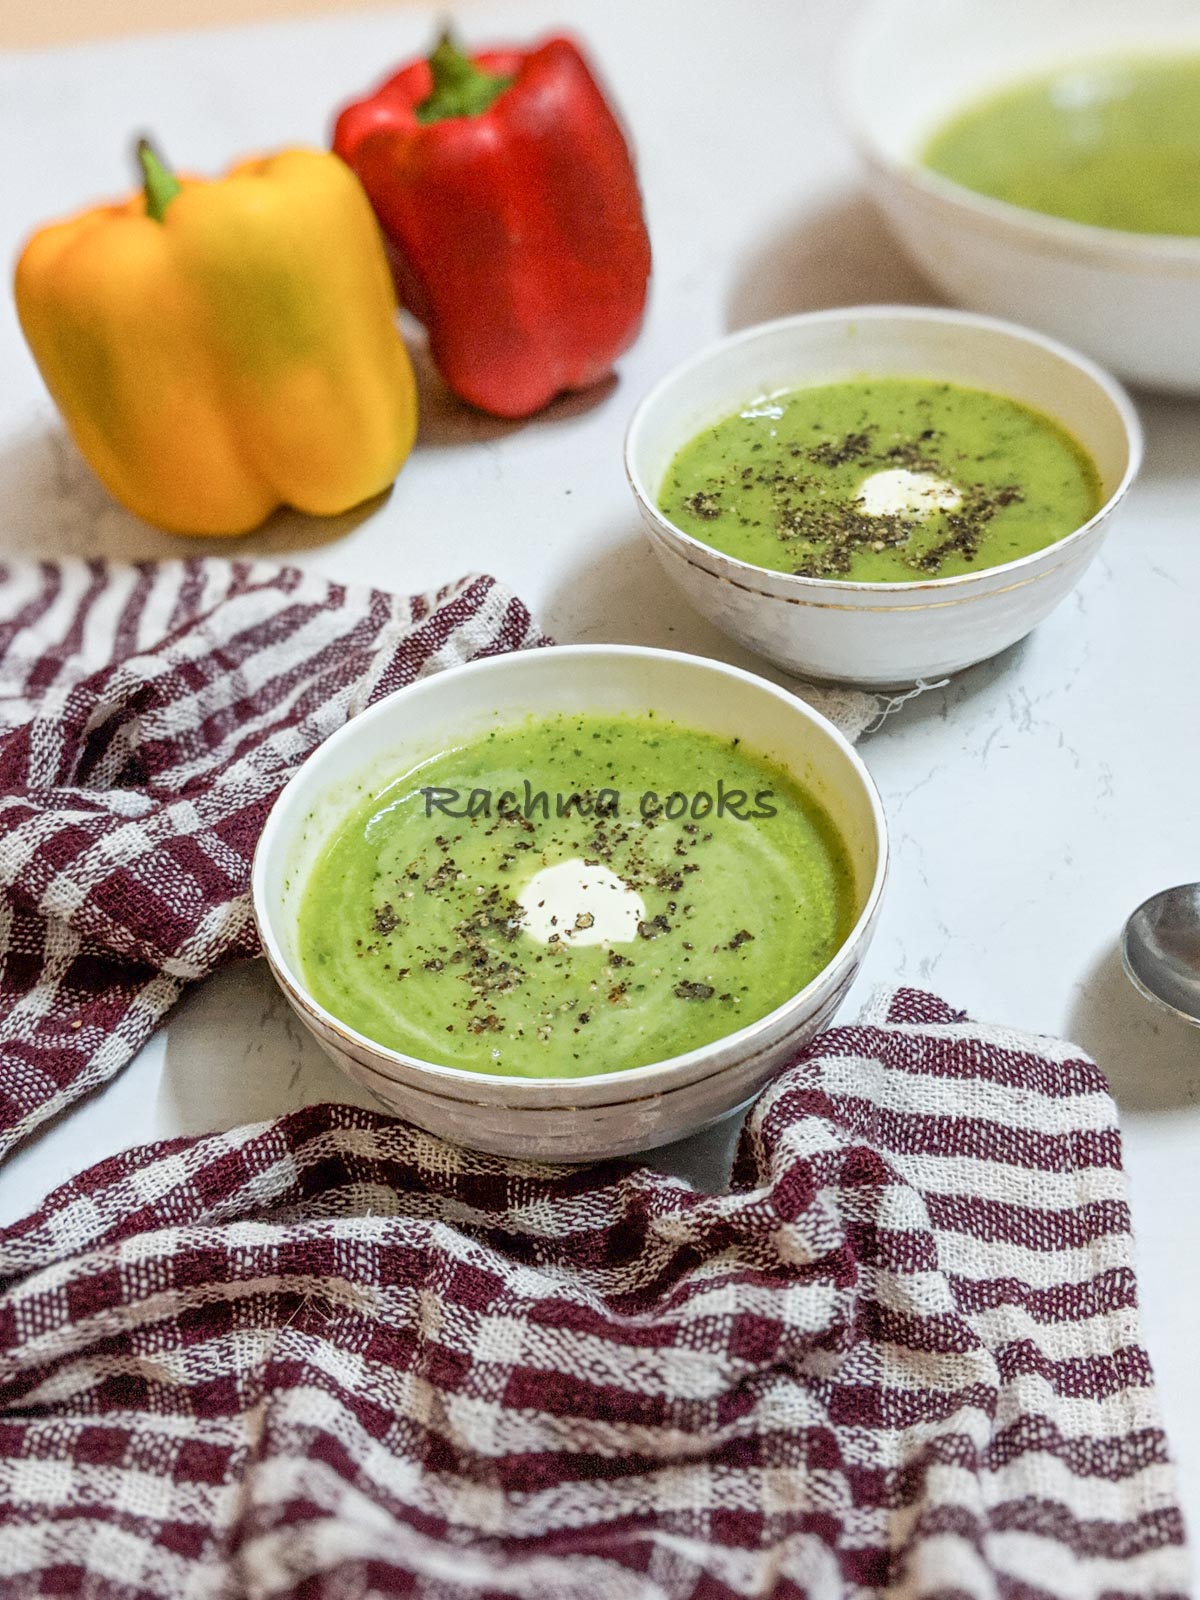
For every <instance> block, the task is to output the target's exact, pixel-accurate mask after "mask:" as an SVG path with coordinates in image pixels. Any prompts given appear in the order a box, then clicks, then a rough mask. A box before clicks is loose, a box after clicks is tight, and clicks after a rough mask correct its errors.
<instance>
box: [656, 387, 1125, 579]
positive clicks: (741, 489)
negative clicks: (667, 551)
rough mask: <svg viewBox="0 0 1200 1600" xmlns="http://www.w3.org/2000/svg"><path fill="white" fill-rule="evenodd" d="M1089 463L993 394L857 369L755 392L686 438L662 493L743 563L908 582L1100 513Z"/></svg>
mask: <svg viewBox="0 0 1200 1600" xmlns="http://www.w3.org/2000/svg"><path fill="white" fill-rule="evenodd" d="M1101 500H1102V496H1101V490H1100V481H1099V477H1098V474H1097V472H1096V469H1095V467H1094V466H1093V464H1092V462H1091V460H1090V459H1089V458H1088V456H1087V455H1085V453H1084V451H1083V450H1082V449H1081V447H1080V446H1079V445H1078V444H1076V442H1075V440H1074V439H1072V438H1071V437H1070V435H1069V434H1067V433H1066V432H1065V430H1064V429H1063V428H1062V427H1060V426H1059V424H1058V423H1057V422H1055V421H1053V420H1052V419H1051V418H1050V417H1047V416H1043V415H1042V413H1041V412H1039V411H1034V410H1032V409H1031V408H1030V407H1029V406H1026V405H1022V404H1020V403H1019V402H1018V401H1016V400H1010V399H1008V398H1007V397H1006V396H1004V395H1000V394H992V393H990V392H989V391H987V390H983V389H969V388H964V387H961V386H959V385H958V384H951V383H939V382H937V381H935V380H933V379H928V378H892V377H877V378H871V377H863V378H854V379H850V380H845V381H843V382H840V383H831V384H822V385H819V386H816V387H812V388H803V389H792V390H787V391H784V392H781V393H778V394H772V395H768V396H765V397H763V398H761V399H759V400H756V401H754V402H753V403H752V404H750V405H747V406H744V407H743V408H742V410H741V411H738V412H736V413H735V414H734V415H733V416H730V417H726V418H724V420H723V421H721V422H718V423H717V424H716V426H715V427H711V428H707V429H705V431H704V432H703V433H701V434H698V435H697V437H696V438H694V439H693V440H691V441H690V443H688V444H686V445H685V446H684V448H683V449H682V450H681V451H680V452H679V454H678V455H677V456H676V457H675V460H674V461H673V462H672V464H671V466H670V468H669V469H668V471H667V474H666V478H665V479H664V482H663V485H662V488H661V490H660V492H659V505H660V507H661V509H662V511H663V512H664V513H665V515H666V516H668V517H669V518H670V519H671V521H672V522H674V523H675V524H676V526H677V527H680V528H682V529H683V531H684V532H685V533H690V534H692V535H693V537H695V538H697V539H702V540H703V541H704V543H705V544H708V545H711V546H712V547H713V548H714V549H716V550H722V551H724V552H725V554H726V555H730V556H734V557H736V558H737V559H738V560H740V561H749V562H752V563H753V564H754V565H755V566H759V567H768V568H770V569H772V570H773V571H777V572H791V573H796V574H798V575H800V576H801V577H806V578H848V579H850V580H851V581H853V582H862V583H904V582H910V583H911V582H913V581H915V580H918V579H922V578H944V577H954V576H956V575H958V574H961V573H965V572H977V571H979V570H980V569H981V568H984V567H994V566H999V565H1000V564H1002V563H1003V562H1005V561H1013V560H1015V559H1016V558H1017V557H1019V556H1024V555H1029V554H1031V553H1032V552H1033V551H1034V550H1040V549H1042V548H1043V547H1044V546H1046V545H1048V544H1053V543H1054V542H1055V540H1057V539H1061V538H1063V537H1064V536H1065V535H1066V534H1068V533H1072V532H1073V531H1074V530H1075V529H1076V528H1079V527H1081V526H1082V525H1083V524H1084V523H1085V522H1087V521H1088V519H1089V518H1090V517H1092V516H1093V515H1094V514H1095V512H1096V511H1098V510H1099V508H1100V504H1101Z"/></svg>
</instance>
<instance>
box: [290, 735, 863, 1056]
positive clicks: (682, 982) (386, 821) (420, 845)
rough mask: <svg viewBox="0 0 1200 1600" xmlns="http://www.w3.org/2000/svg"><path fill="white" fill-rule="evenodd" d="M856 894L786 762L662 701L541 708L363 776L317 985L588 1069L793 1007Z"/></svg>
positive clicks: (313, 949) (837, 842)
mask: <svg viewBox="0 0 1200 1600" xmlns="http://www.w3.org/2000/svg"><path fill="white" fill-rule="evenodd" d="M856 913H857V905H856V897H855V887H854V881H853V872H852V868H851V866H850V862H849V858H848V856H847V853H846V850H845V848H844V846H843V844H842V841H841V839H840V838H839V837H838V834H837V832H836V830H835V828H834V825H833V823H832V822H831V821H830V819H829V817H828V816H827V815H826V814H825V812H824V810H823V809H822V808H821V807H820V806H819V805H818V804H817V802H816V801H815V799H814V798H813V797H812V796H811V795H809V794H808V793H806V792H805V791H804V790H803V789H802V788H801V787H800V786H799V785H798V784H797V783H796V782H795V781H794V780H793V779H792V778H791V777H790V776H789V775H788V774H787V773H785V772H784V771H783V770H782V769H781V768H780V767H778V766H776V765H774V764H773V763H772V762H770V761H769V760H766V759H764V758H763V757H761V756H759V755H757V754H755V753H753V752H751V751H748V750H745V749H743V748H742V747H741V744H740V741H738V740H737V739H733V740H723V739H720V738H717V737H716V736H714V735H711V734H708V733H701V732H697V731H695V730H693V729H690V728H685V727H682V726H680V725H678V724H676V723H674V722H672V721H669V720H665V719H662V718H657V717H653V716H646V717H600V716H571V715H555V716H548V717H536V718H535V717H532V716H531V717H530V718H529V719H527V720H526V721H524V722H520V723H516V724H507V725H503V726H500V727H497V728H495V729H493V730H491V731H489V732H488V733H486V734H481V735H478V736H476V737H475V738H473V739H471V740H469V741H467V742H465V743H464V744H463V745H462V746H461V747H459V748H457V749H453V750H449V751H447V752H445V753H444V754H441V755H438V756H436V757H434V758H433V759H431V760H429V761H426V762H424V763H422V764H420V765H418V766H415V767H413V768H412V769H411V770H408V771H405V772H403V773H401V774H398V775H397V776H396V777H395V778H394V779H393V780H392V781H391V782H389V783H387V784H386V786H384V787H382V788H380V789H378V790H376V791H375V792H372V793H369V794H365V795H364V796H363V798H362V799H361V800H360V801H359V803H358V804H357V806H356V807H355V808H354V809H352V810H351V811H350V812H349V813H348V815H347V816H346V817H345V819H344V820H343V822H342V823H341V825H340V826H339V827H338V828H337V829H336V830H335V832H334V833H333V835H332V837H331V838H330V839H329V840H328V841H327V843H326V844H325V845H324V846H323V847H322V849H321V852H320V853H319V855H318V856H317V858H316V860H315V863H314V865H313V867H312V870H311V873H310V875H309V877H308V879H307V882H306V883H305V885H304V889H303V894H302V898H301V902H300V909H299V920H298V930H297V935H298V950H299V954H300V962H301V967H302V971H303V975H304V979H305V982H306V984H307V985H308V988H309V990H310V992H311V993H312V995H313V996H314V998H315V999H316V1000H317V1001H319V1002H320V1004H322V1005H323V1006H324V1007H325V1008H326V1010H328V1011H329V1012H330V1013H331V1014H332V1015H333V1016H334V1017H336V1018H338V1019H340V1020H341V1021H342V1022H343V1023H345V1024H347V1025H348V1026H350V1027H352V1028H354V1029H355V1030H356V1031H358V1032H359V1033H361V1034H364V1035H365V1036H366V1037H368V1038H370V1039H372V1040H374V1041H376V1042H377V1043H379V1044H382V1045H385V1046H388V1047H390V1048H392V1049H395V1050H398V1051H401V1052H403V1053H405V1054H407V1055H410V1056H415V1057H417V1058H419V1059H421V1060H424V1061H431V1062H434V1063H437V1064H440V1065H443V1066H451V1067H463V1068H468V1069H470V1070H473V1071H478V1072H486V1073H495V1074H511V1075H517V1076H527V1077H577V1076H580V1075H583V1074H587V1073H596V1072H609V1071H617V1070H619V1069H622V1068H628V1067H636V1066H642V1065H645V1064H647V1063H649V1062H654V1061H661V1060H664V1059H666V1058H668V1057H670V1056H674V1055H679V1054H681V1053H683V1052H684V1051H687V1050H691V1049H694V1048H696V1047H698V1046H700V1045H704V1044H708V1043H710V1042H712V1041H713V1040H716V1039H719V1038H722V1037H723V1036H725V1035H727V1034H729V1033H733V1032H735V1031H736V1030H737V1029H738V1028H741V1027H744V1026H745V1025H746V1024H748V1023H751V1022H754V1021H756V1020H757V1019H758V1018H760V1017H763V1016H765V1015H766V1014H767V1013H768V1012H770V1011H773V1010H774V1009H775V1008H776V1007H777V1006H779V1005H781V1004H782V1003H783V1002H784V1001H785V1000H788V999H789V998H790V997H791V996H792V995H794V994H795V993H797V992H798V991H799V990H800V989H802V988H803V987H804V986H805V985H806V984H807V983H808V982H810V980H811V979H813V978H814V977H816V975H817V974H818V973H819V972H820V971H821V970H822V968H824V967H825V966H826V965H827V964H828V962H829V961H830V960H831V958H832V957H833V956H834V954H835V953H836V951H837V950H838V949H839V947H840V946H841V945H842V943H843V942H844V941H845V939H846V937H847V936H848V934H849V933H850V931H851V928H852V926H853V923H854V919H855V916H856Z"/></svg>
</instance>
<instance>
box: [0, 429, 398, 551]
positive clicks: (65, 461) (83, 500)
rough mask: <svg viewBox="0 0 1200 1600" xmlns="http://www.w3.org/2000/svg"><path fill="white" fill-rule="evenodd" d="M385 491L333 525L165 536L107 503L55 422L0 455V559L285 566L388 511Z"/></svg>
mask: <svg viewBox="0 0 1200 1600" xmlns="http://www.w3.org/2000/svg"><path fill="white" fill-rule="evenodd" d="M391 493H392V491H391V490H390V489H389V490H387V491H385V492H384V493H383V494H380V495H376V496H375V497H374V499H371V500H367V501H365V502H364V503H363V504H362V505H360V506H355V507H354V509H353V510H351V511H347V512H344V513H343V514H342V515H341V516H336V517H307V516H304V515H303V514H302V513H301V512H298V511H288V510H281V511H277V512H275V513H274V514H273V515H272V516H270V517H268V519H267V520H266V522H264V523H263V525H262V527H261V528H256V529H254V531H253V532H251V533H247V534H242V535H239V536H238V537H235V538H189V537H185V536H183V535H180V534H174V533H165V532H164V531H163V530H162V529H161V528H156V527H154V526H153V525H152V524H151V523H149V522H143V521H142V520H141V518H140V517H135V516H134V515H133V514H132V513H131V512H129V511H126V510H125V509H124V508H123V507H122V506H120V505H118V504H117V502H116V501H115V500H114V499H113V498H112V496H111V495H110V494H109V493H108V491H107V490H106V489H105V488H104V486H103V484H102V483H101V482H100V480H99V479H98V478H97V477H96V476H95V474H94V473H93V472H92V470H91V468H90V467H89V466H88V464H87V462H86V461H85V460H84V459H83V457H82V456H81V455H80V454H79V451H78V450H77V449H76V448H75V445H74V443H73V441H72V440H71V438H70V436H69V435H68V434H67V432H66V430H65V429H64V428H62V427H61V426H60V425H59V424H58V423H56V422H49V423H46V424H43V425H41V426H36V427H32V428H29V429H27V430H26V431H25V432H24V433H23V434H20V435H19V436H18V437H17V438H16V439H14V440H13V441H12V442H11V443H9V444H8V445H6V446H5V447H4V448H2V449H0V505H3V507H4V517H3V521H2V522H0V558H3V557H5V556H10V557H11V556H25V557H30V558H36V559H38V560H46V561H53V560H58V559H61V558H62V557H64V556H81V557H84V558H86V559H103V560H109V561H166V560H170V559H172V558H178V557H181V556H199V555H206V556H211V555H223V556H242V557H250V558H256V557H261V558H267V559H270V558H272V557H277V558H286V557H287V556H289V555H291V554H294V553H296V552H299V551H303V550H311V549H316V548H318V547H320V546H323V545H330V544H334V543H336V542H337V541H338V540H341V539H345V538H346V537H347V536H348V535H349V534H351V533H352V532H353V531H354V530H355V529H356V528H357V527H358V526H359V525H360V524H361V523H363V522H365V521H366V520H367V519H368V518H370V517H372V516H373V515H374V514H375V513H376V512H377V511H378V510H379V509H380V507H381V506H383V505H385V504H386V503H387V500H388V498H389V497H390V495H391Z"/></svg>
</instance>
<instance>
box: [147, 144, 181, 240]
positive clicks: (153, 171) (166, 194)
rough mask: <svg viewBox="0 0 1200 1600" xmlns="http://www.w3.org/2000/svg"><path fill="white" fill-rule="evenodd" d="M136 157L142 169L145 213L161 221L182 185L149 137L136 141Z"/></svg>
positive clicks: (156, 220)
mask: <svg viewBox="0 0 1200 1600" xmlns="http://www.w3.org/2000/svg"><path fill="white" fill-rule="evenodd" d="M137 158H138V162H139V163H140V165H141V169H142V185H143V188H144V189H145V191H146V215H147V216H148V217H152V218H153V219H154V221H155V222H161V221H162V219H163V217H164V216H165V215H166V211H167V207H168V206H169V205H170V204H171V201H172V200H174V198H175V196H176V195H177V194H178V193H179V192H180V189H181V188H182V185H181V184H180V182H179V179H178V178H177V177H176V176H175V174H174V173H173V172H172V171H171V169H170V167H168V166H167V164H166V163H165V162H164V161H163V159H162V157H161V156H160V155H159V154H158V151H157V150H155V148H154V146H153V145H152V144H151V143H150V141H149V139H139V140H138V142H137Z"/></svg>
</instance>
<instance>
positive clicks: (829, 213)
mask: <svg viewBox="0 0 1200 1600" xmlns="http://www.w3.org/2000/svg"><path fill="white" fill-rule="evenodd" d="M876 303H887V304H896V303H900V304H911V305H936V304H941V303H944V302H943V301H942V297H941V295H940V294H939V293H938V291H937V290H936V289H935V288H934V287H933V286H932V284H930V282H929V280H928V279H927V278H924V277H922V275H921V274H920V273H919V272H918V271H917V269H916V268H915V267H914V266H913V265H912V263H911V262H910V261H909V259H908V257H907V256H906V255H905V254H904V252H903V250H901V248H900V246H899V245H898V244H897V243H896V241H895V239H894V238H893V237H892V235H891V233H889V232H888V229H887V226H886V224H885V223H884V221H883V218H882V217H881V216H880V215H879V213H878V211H877V210H876V209H875V206H874V205H873V204H872V202H871V200H870V198H869V197H868V196H867V195H866V194H862V193H856V194H851V195H843V196H840V197H839V198H837V199H836V200H833V201H831V202H830V203H829V204H827V205H825V206H822V207H820V208H819V209H817V210H815V211H804V212H801V213H799V214H798V215H796V216H794V217H792V218H791V220H790V221H788V222H787V223H786V224H785V225H784V226H783V227H782V228H773V229H772V230H771V232H770V233H769V234H767V235H765V236H764V237H762V238H760V239H758V240H756V241H755V242H754V243H753V244H752V245H751V246H750V248H749V249H748V250H747V252H746V259H745V261H744V263H743V266H742V268H741V271H740V272H739V273H738V275H737V277H736V278H735V279H734V283H733V288H732V290H731V291H730V294H729V298H728V301H727V302H726V307H725V322H726V325H727V326H728V327H729V328H731V329H732V328H745V327H749V326H750V324H751V323H755V322H767V321H769V320H770V319H771V318H772V317H785V316H788V315H790V314H791V313H792V312H796V311H823V310H825V309H826V308H828V307H831V306H855V305H873V304H876Z"/></svg>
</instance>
